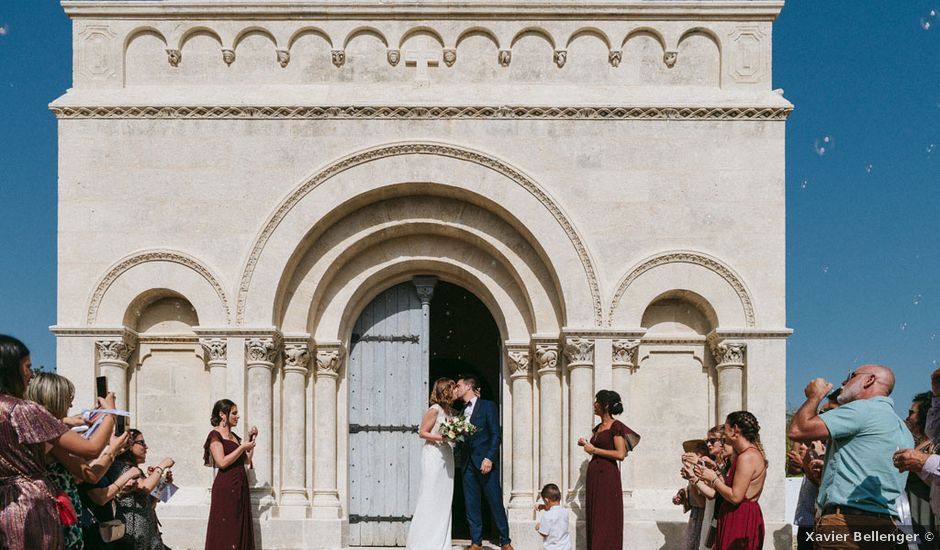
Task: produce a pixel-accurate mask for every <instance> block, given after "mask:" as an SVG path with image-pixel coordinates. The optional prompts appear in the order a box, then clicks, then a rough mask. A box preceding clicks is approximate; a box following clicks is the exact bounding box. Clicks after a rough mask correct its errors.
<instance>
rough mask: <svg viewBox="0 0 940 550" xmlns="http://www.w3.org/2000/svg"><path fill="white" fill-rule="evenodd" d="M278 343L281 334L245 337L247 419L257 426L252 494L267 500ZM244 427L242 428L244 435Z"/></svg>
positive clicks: (271, 471)
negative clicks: (274, 375)
mask: <svg viewBox="0 0 940 550" xmlns="http://www.w3.org/2000/svg"><path fill="white" fill-rule="evenodd" d="M280 347H281V337H280V335H279V334H277V333H275V334H274V335H272V336H271V337H260V338H259V337H253V338H248V339H247V340H246V341H245V362H246V366H247V369H248V420H249V422H250V423H251V425H253V426H256V427H257V428H258V438H257V439H256V441H257V446H255V452H254V457H253V458H252V462H253V464H254V471H255V485H254V487H252V488H251V491H252V498H254V499H255V500H256V501H259V502H263V503H267V504H271V503H272V500H273V498H274V468H273V465H274V448H273V442H274V437H273V436H274V433H273V432H274V405H273V397H274V392H273V384H274V378H273V374H274V361H275V360H276V359H277V355H278V352H279V351H280ZM247 435H248V427H247V426H246V428H245V436H246V437H247Z"/></svg>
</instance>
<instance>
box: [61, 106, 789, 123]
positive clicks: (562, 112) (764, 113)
mask: <svg viewBox="0 0 940 550" xmlns="http://www.w3.org/2000/svg"><path fill="white" fill-rule="evenodd" d="M50 110H51V111H52V113H53V114H54V115H55V116H56V118H59V119H196V120H203V119H226V120H231V119H238V120H241V119H248V120H254V119H301V120H336V119H352V120H371V119H409V120H439V119H473V120H786V119H787V117H788V116H790V113H791V112H792V111H793V108H792V107H778V106H760V107H741V106H734V107H731V106H721V107H703V106H694V107H693V106H676V107H668V106H662V107H649V106H647V107H629V106H604V105H595V106H567V107H566V106H560V107H559V106H555V107H542V106H523V105H502V106H494V105H489V106H487V105H464V106H456V105H455V106H395V105H386V106H362V105H337V106H325V105H324V106H264V105H258V106H250V105H188V106H187V105H172V106H136V105H125V106H117V105H115V106H87V107H85V106H74V105H69V106H64V105H53V106H50Z"/></svg>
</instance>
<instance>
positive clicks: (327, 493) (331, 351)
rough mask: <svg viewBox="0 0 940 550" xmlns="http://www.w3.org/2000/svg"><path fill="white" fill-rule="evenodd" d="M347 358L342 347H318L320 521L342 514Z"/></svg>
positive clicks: (316, 495) (316, 494)
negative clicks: (341, 398) (342, 385)
mask: <svg viewBox="0 0 940 550" xmlns="http://www.w3.org/2000/svg"><path fill="white" fill-rule="evenodd" d="M343 359H344V354H343V348H342V346H341V345H340V344H318V345H317V378H316V385H315V387H314V391H315V396H314V403H315V406H316V409H315V412H314V417H315V418H316V431H315V437H314V449H316V452H315V455H314V464H313V515H314V517H317V518H327V519H336V518H339V517H340V514H341V509H340V502H339V491H338V490H337V488H336V380H337V378H338V377H339V370H340V367H341V366H342V362H343Z"/></svg>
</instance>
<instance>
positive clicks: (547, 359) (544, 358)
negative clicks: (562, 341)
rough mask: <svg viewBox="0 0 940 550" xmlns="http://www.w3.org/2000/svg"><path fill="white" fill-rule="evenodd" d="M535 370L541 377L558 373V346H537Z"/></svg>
mask: <svg viewBox="0 0 940 550" xmlns="http://www.w3.org/2000/svg"><path fill="white" fill-rule="evenodd" d="M535 368H536V369H538V373H539V375H540V376H541V375H545V374H551V373H555V372H558V344H537V345H536V346H535Z"/></svg>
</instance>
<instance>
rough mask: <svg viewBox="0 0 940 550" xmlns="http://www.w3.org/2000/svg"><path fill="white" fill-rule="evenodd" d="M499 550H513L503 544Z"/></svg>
mask: <svg viewBox="0 0 940 550" xmlns="http://www.w3.org/2000/svg"><path fill="white" fill-rule="evenodd" d="M499 549H500V550H513V549H512V545H511V544H504V545H502V546H500V547H499Z"/></svg>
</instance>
